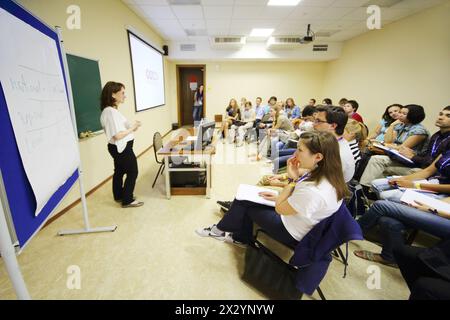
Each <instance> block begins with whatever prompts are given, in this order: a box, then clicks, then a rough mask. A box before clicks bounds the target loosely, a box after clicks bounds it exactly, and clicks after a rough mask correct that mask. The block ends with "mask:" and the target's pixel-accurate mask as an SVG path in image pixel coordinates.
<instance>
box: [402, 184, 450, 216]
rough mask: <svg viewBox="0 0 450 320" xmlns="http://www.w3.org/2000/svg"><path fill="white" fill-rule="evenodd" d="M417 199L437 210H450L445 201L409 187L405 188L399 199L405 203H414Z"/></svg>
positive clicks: (449, 205)
mask: <svg viewBox="0 0 450 320" xmlns="http://www.w3.org/2000/svg"><path fill="white" fill-rule="evenodd" d="M415 200H416V201H419V202H421V203H423V204H425V205H427V206H429V207H431V208H433V209H437V210H439V211H445V212H450V203H446V202H444V201H442V200H438V199H435V198H432V197H429V196H427V195H425V194H422V193H420V192H416V191H414V190H411V189H407V190H406V191H405V193H403V196H402V197H401V198H400V201H402V202H404V203H406V204H416V203H415V202H414V201H415Z"/></svg>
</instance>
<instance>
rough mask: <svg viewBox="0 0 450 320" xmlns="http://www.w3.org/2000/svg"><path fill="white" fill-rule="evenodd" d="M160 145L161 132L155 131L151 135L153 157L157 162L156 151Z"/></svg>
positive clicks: (161, 143)
mask: <svg viewBox="0 0 450 320" xmlns="http://www.w3.org/2000/svg"><path fill="white" fill-rule="evenodd" d="M162 147H163V140H162V136H161V133H159V132H155V134H154V135H153V151H154V152H155V159H156V162H158V163H159V161H158V156H157V154H156V153H157V152H158V151H159V149H161V148H162Z"/></svg>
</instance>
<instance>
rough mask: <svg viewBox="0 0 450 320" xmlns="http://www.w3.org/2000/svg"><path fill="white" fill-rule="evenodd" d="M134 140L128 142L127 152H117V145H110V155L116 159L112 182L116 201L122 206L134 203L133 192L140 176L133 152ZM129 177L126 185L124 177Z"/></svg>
mask: <svg viewBox="0 0 450 320" xmlns="http://www.w3.org/2000/svg"><path fill="white" fill-rule="evenodd" d="M133 142H134V141H133V140H132V141H128V143H127V146H126V147H125V150H123V151H122V152H121V153H119V152H117V146H116V145H115V144H110V143H108V151H109V154H110V155H111V156H112V157H113V159H114V175H113V181H112V188H113V196H114V200H116V201H122V205H127V204H130V203H131V202H133V201H134V197H133V192H134V186H135V185H136V178H137V176H138V166H137V160H136V155H135V154H134V152H133ZM124 175H127V177H126V179H125V183H124V182H123V176H124Z"/></svg>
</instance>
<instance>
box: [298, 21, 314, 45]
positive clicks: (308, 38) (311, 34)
mask: <svg viewBox="0 0 450 320" xmlns="http://www.w3.org/2000/svg"><path fill="white" fill-rule="evenodd" d="M312 41H314V32H312V31H311V25H310V24H308V29H307V30H306V36H304V37H302V38H300V43H310V42H312Z"/></svg>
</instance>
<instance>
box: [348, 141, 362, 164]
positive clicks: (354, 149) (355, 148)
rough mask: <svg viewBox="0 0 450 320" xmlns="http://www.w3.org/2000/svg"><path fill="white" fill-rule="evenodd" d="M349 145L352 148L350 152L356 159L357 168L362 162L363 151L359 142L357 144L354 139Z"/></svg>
mask: <svg viewBox="0 0 450 320" xmlns="http://www.w3.org/2000/svg"><path fill="white" fill-rule="evenodd" d="M348 145H349V146H350V150H351V151H352V154H353V158H354V159H355V166H357V165H358V163H359V161H360V160H361V150H359V145H358V142H356V140H355V139H353V140H351V141H349V142H348Z"/></svg>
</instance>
